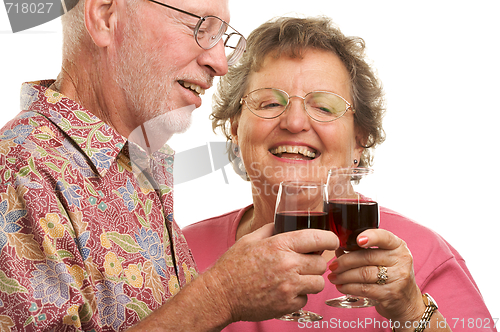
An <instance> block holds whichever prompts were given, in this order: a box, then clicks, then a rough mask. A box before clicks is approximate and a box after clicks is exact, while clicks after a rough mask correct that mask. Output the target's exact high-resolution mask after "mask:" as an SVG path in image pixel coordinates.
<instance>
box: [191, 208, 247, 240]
mask: <svg viewBox="0 0 500 332" xmlns="http://www.w3.org/2000/svg"><path fill="white" fill-rule="evenodd" d="M250 206H251V205H250ZM250 206H246V207H244V208H241V209H237V210H234V211H231V212H227V213H224V214H221V215H219V216H215V217H212V218H208V219H205V220H201V221H198V222H195V223H193V224H191V225H188V226H186V227H184V228H183V229H182V232H183V233H184V235H186V234H192V233H193V234H194V233H199V232H203V233H204V232H214V231H216V230H217V231H220V230H221V228H224V229H229V228H231V227H232V226H233V224H234V223H235V222H239V221H240V219H241V215H242V214H243V213H244V212H245V211H246V210H248V208H249V207H250Z"/></svg>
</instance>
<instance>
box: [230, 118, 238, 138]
mask: <svg viewBox="0 0 500 332" xmlns="http://www.w3.org/2000/svg"><path fill="white" fill-rule="evenodd" d="M239 120H240V117H239V116H236V117H234V118H231V119H230V120H229V123H230V126H231V140H232V142H233V143H234V144H238V125H239Z"/></svg>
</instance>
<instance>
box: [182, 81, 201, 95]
mask: <svg viewBox="0 0 500 332" xmlns="http://www.w3.org/2000/svg"><path fill="white" fill-rule="evenodd" d="M179 83H181V84H182V85H183V86H184V87H185V88H188V89H190V90H193V91H194V92H196V93H197V94H199V95H204V94H205V90H204V89H202V88H201V86H199V85H197V84H194V83H189V82H184V81H179Z"/></svg>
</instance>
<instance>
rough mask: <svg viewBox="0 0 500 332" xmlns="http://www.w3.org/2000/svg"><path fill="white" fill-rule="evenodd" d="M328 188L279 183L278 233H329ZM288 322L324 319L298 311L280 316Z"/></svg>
mask: <svg viewBox="0 0 500 332" xmlns="http://www.w3.org/2000/svg"><path fill="white" fill-rule="evenodd" d="M324 202H325V185H324V184H323V183H321V182H306V181H284V182H281V183H280V187H279V190H278V196H277V198H276V210H275V216H274V231H275V233H284V232H291V231H295V230H299V229H305V228H317V229H324V230H329V226H328V216H327V212H326V210H325V208H326V207H325V204H324ZM280 319H281V320H285V321H295V322H297V321H299V319H300V320H301V321H309V322H312V321H318V320H321V319H323V317H322V316H320V315H318V314H315V313H314V312H310V311H304V310H302V309H300V310H299V311H296V312H293V313H291V314H287V315H284V316H282V317H280Z"/></svg>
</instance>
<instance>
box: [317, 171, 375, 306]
mask: <svg viewBox="0 0 500 332" xmlns="http://www.w3.org/2000/svg"><path fill="white" fill-rule="evenodd" d="M373 173H374V171H373V169H371V168H364V167H355V168H337V169H332V170H330V171H329V173H328V180H327V184H326V204H325V205H326V206H327V211H328V219H329V223H330V229H331V230H332V231H333V232H334V233H335V234H336V235H337V236H338V238H339V241H340V246H339V248H340V249H342V250H344V252H346V253H349V252H350V251H355V250H363V248H360V247H359V246H358V244H357V237H358V235H359V234H361V233H362V232H363V231H365V230H367V229H373V228H378V225H379V207H378V202H377V196H376V184H375V181H374V180H375V179H374V176H373ZM326 304H327V305H329V306H332V307H338V308H364V307H371V306H374V305H376V304H377V302H376V301H375V300H372V299H368V298H365V297H360V296H353V295H345V296H342V297H339V298H336V299H331V300H328V301H326Z"/></svg>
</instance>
